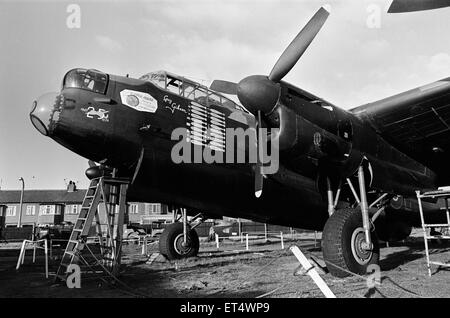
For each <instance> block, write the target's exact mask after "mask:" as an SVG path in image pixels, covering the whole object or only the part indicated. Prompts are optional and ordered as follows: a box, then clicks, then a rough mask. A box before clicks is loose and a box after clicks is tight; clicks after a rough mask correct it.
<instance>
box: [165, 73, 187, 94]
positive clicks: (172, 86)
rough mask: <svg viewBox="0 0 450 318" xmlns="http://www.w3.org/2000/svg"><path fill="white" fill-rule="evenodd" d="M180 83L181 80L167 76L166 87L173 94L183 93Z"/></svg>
mask: <svg viewBox="0 0 450 318" xmlns="http://www.w3.org/2000/svg"><path fill="white" fill-rule="evenodd" d="M182 84H183V82H182V81H181V80H179V79H177V78H173V77H169V76H168V77H167V87H166V89H167V90H168V91H170V92H172V93H174V94H177V95H181V94H182V93H183V92H182V90H181V87H182Z"/></svg>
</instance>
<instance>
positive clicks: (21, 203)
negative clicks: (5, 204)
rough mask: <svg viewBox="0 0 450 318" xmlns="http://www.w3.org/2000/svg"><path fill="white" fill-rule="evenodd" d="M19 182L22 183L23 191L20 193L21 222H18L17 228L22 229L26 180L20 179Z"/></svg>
mask: <svg viewBox="0 0 450 318" xmlns="http://www.w3.org/2000/svg"><path fill="white" fill-rule="evenodd" d="M19 181H22V191H21V192H20V206H19V220H18V221H17V227H22V206H23V191H24V190H25V180H23V178H22V177H20V179H19Z"/></svg>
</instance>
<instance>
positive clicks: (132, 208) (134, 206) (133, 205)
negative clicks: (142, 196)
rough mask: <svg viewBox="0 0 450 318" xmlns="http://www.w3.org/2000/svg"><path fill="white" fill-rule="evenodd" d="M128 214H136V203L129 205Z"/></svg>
mask: <svg viewBox="0 0 450 318" xmlns="http://www.w3.org/2000/svg"><path fill="white" fill-rule="evenodd" d="M129 213H130V214H137V213H138V205H137V204H136V203H133V204H130V210H129Z"/></svg>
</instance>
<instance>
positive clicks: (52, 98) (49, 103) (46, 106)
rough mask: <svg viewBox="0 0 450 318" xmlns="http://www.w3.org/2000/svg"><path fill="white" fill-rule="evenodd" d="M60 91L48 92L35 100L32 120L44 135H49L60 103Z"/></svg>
mask: <svg viewBox="0 0 450 318" xmlns="http://www.w3.org/2000/svg"><path fill="white" fill-rule="evenodd" d="M59 99H60V95H59V94H58V93H47V94H44V95H42V96H41V97H39V98H38V99H37V100H35V101H34V102H33V106H32V108H31V112H30V120H31V123H32V124H33V126H34V127H35V128H36V129H37V130H38V131H39V132H40V133H41V134H43V135H44V136H49V134H50V131H51V123H52V121H53V115H54V113H55V110H56V108H57V105H58V104H59Z"/></svg>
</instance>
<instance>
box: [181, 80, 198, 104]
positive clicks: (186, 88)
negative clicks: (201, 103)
mask: <svg viewBox="0 0 450 318" xmlns="http://www.w3.org/2000/svg"><path fill="white" fill-rule="evenodd" d="M196 91H197V90H196V88H195V87H194V86H193V85H192V84H189V83H186V82H183V96H184V97H186V98H189V99H192V100H195V97H196Z"/></svg>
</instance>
